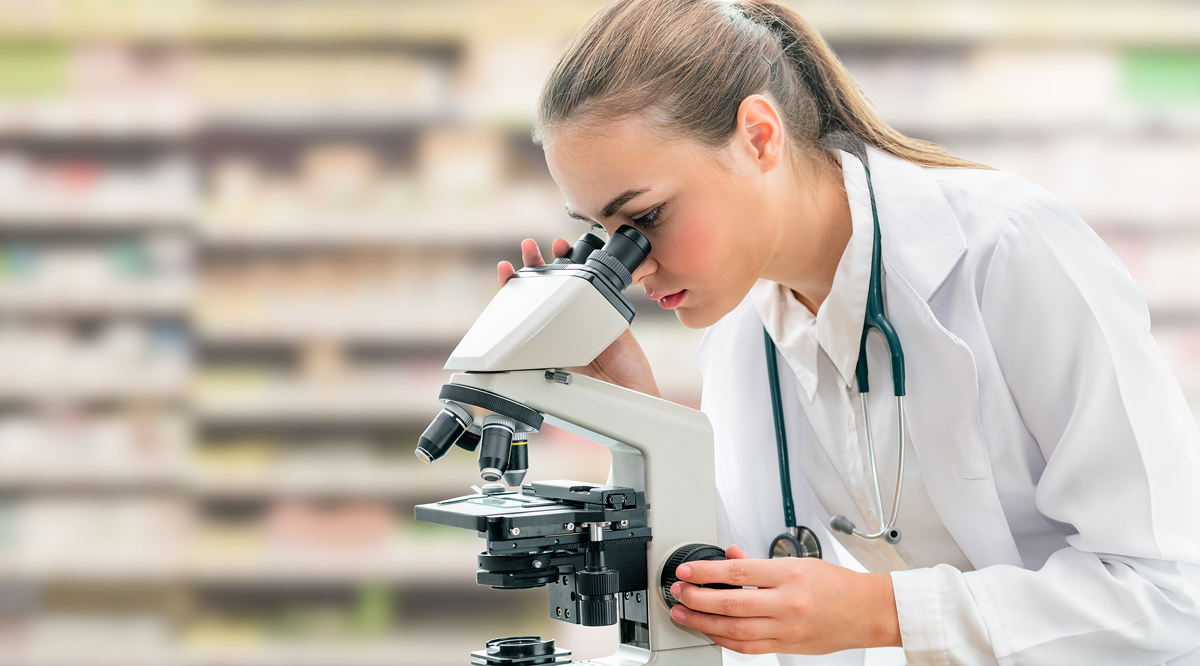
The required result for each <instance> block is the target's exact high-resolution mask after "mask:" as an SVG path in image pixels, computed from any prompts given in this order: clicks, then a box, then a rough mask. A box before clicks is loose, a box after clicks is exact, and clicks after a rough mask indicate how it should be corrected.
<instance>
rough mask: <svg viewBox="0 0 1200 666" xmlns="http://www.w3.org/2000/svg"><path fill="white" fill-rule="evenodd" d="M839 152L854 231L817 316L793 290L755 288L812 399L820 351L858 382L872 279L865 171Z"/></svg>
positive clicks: (766, 283) (771, 285) (762, 284)
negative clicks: (858, 368)
mask: <svg viewBox="0 0 1200 666" xmlns="http://www.w3.org/2000/svg"><path fill="white" fill-rule="evenodd" d="M839 153H840V156H841V164H842V173H843V179H844V183H845V188H846V194H847V198H848V200H849V204H850V217H851V220H852V224H853V230H852V233H851V237H850V240H849V242H848V243H847V244H846V249H845V250H844V251H843V253H842V258H841V260H840V261H839V262H838V265H837V269H836V272H835V273H834V277H833V285H832V286H831V288H830V290H829V295H828V296H826V298H825V300H824V301H822V302H821V307H819V308H817V314H816V316H815V317H814V316H813V314H812V313H811V312H810V311H809V310H808V308H807V307H806V306H805V305H804V304H803V303H801V302H800V301H799V300H797V299H796V297H795V295H794V294H793V293H792V291H791V289H789V288H788V287H786V286H784V285H781V284H779V283H778V282H772V281H770V280H759V281H758V282H757V283H756V284H755V285H754V287H753V288H751V290H750V297H751V300H752V301H753V302H754V307H755V309H757V310H758V314H759V317H760V318H761V319H762V321H763V325H764V326H765V327H766V329H767V332H768V334H769V335H770V336H771V339H772V340H774V341H775V346H776V347H777V348H778V349H779V351H780V353H782V354H783V356H784V358H785V359H787V361H788V364H789V365H790V366H791V368H792V370H793V371H794V373H795V375H796V380H797V381H798V382H799V383H800V386H801V387H802V388H803V389H804V392H805V393H806V394H807V395H808V400H809V401H810V402H811V401H812V400H813V399H814V397H815V395H816V392H817V360H818V354H819V351H820V350H824V351H825V354H826V355H827V356H828V357H829V360H830V361H832V363H833V365H834V367H835V368H837V371H838V374H839V375H840V376H841V379H842V381H843V382H844V383H845V385H846V386H847V387H853V386H854V381H855V375H854V371H855V368H856V367H857V365H858V348H859V342H860V341H861V339H862V328H863V320H864V319H865V318H866V308H867V287H868V285H869V284H870V281H871V247H872V242H871V241H872V232H873V219H872V217H871V203H870V196H869V194H868V191H867V179H866V172H865V171H864V169H863V167H862V162H860V161H859V160H858V158H856V157H854V156H853V155H851V154H850V153H847V152H845V151H839Z"/></svg>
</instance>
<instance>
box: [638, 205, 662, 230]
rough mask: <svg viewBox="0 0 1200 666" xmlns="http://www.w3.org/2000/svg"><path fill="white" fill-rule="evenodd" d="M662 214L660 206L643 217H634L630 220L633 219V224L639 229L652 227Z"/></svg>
mask: <svg viewBox="0 0 1200 666" xmlns="http://www.w3.org/2000/svg"><path fill="white" fill-rule="evenodd" d="M661 212H662V206H659V207H657V208H654V209H653V210H651V211H650V212H649V213H646V214H645V215H643V216H641V217H633V218H630V219H632V220H633V223H634V224H636V225H637V226H639V227H652V226H654V223H655V222H657V221H658V217H659V214H660V213H661Z"/></svg>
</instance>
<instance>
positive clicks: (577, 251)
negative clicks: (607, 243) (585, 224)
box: [554, 231, 604, 264]
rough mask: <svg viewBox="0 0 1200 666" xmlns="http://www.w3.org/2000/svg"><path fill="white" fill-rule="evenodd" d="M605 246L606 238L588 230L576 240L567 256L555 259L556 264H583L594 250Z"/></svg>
mask: <svg viewBox="0 0 1200 666" xmlns="http://www.w3.org/2000/svg"><path fill="white" fill-rule="evenodd" d="M602 247H604V239H603V238H601V237H599V236H597V235H596V234H594V233H592V232H590V231H589V232H587V233H585V234H584V235H582V236H580V237H579V240H577V241H575V245H574V246H573V247H572V248H571V250H570V251H569V252H567V254H566V256H564V257H559V258H558V259H555V260H554V263H556V264H582V263H584V262H585V261H587V259H588V257H589V256H591V254H592V252H595V251H596V250H599V249H600V248H602Z"/></svg>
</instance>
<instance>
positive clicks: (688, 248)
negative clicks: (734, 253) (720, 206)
mask: <svg viewBox="0 0 1200 666" xmlns="http://www.w3.org/2000/svg"><path fill="white" fill-rule="evenodd" d="M706 222H708V220H706V219H704V218H703V217H699V216H689V220H688V224H687V225H686V228H685V229H684V232H683V233H672V234H671V237H670V238H668V239H664V241H665V243H664V244H665V245H666V248H664V249H665V250H666V251H665V252H664V253H663V255H662V258H661V259H660V260H659V261H660V263H662V264H663V267H664V268H665V269H666V270H667V272H668V273H669V274H670V275H672V276H673V277H674V278H677V279H679V280H681V281H682V282H683V284H678V285H676V284H671V285H669V286H672V287H676V286H677V287H680V288H684V289H689V288H692V289H694V288H696V287H700V286H702V282H703V278H704V277H705V276H711V275H713V274H715V273H717V272H719V270H720V266H719V261H720V257H721V256H722V254H723V253H722V252H721V240H720V238H719V237H718V236H717V235H716V234H714V233H712V231H713V229H712V227H710V226H709V225H708V224H706ZM683 227H684V225H675V228H676V229H679V228H683ZM697 282H700V283H701V284H697Z"/></svg>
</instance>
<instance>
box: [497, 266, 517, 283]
mask: <svg viewBox="0 0 1200 666" xmlns="http://www.w3.org/2000/svg"><path fill="white" fill-rule="evenodd" d="M516 274H517V272H516V271H515V270H513V265H512V264H510V263H508V262H507V261H501V262H500V263H498V264H496V276H497V277H499V278H500V286H501V287H503V286H504V283H506V282H508V278H510V277H512V276H514V275H516Z"/></svg>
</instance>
